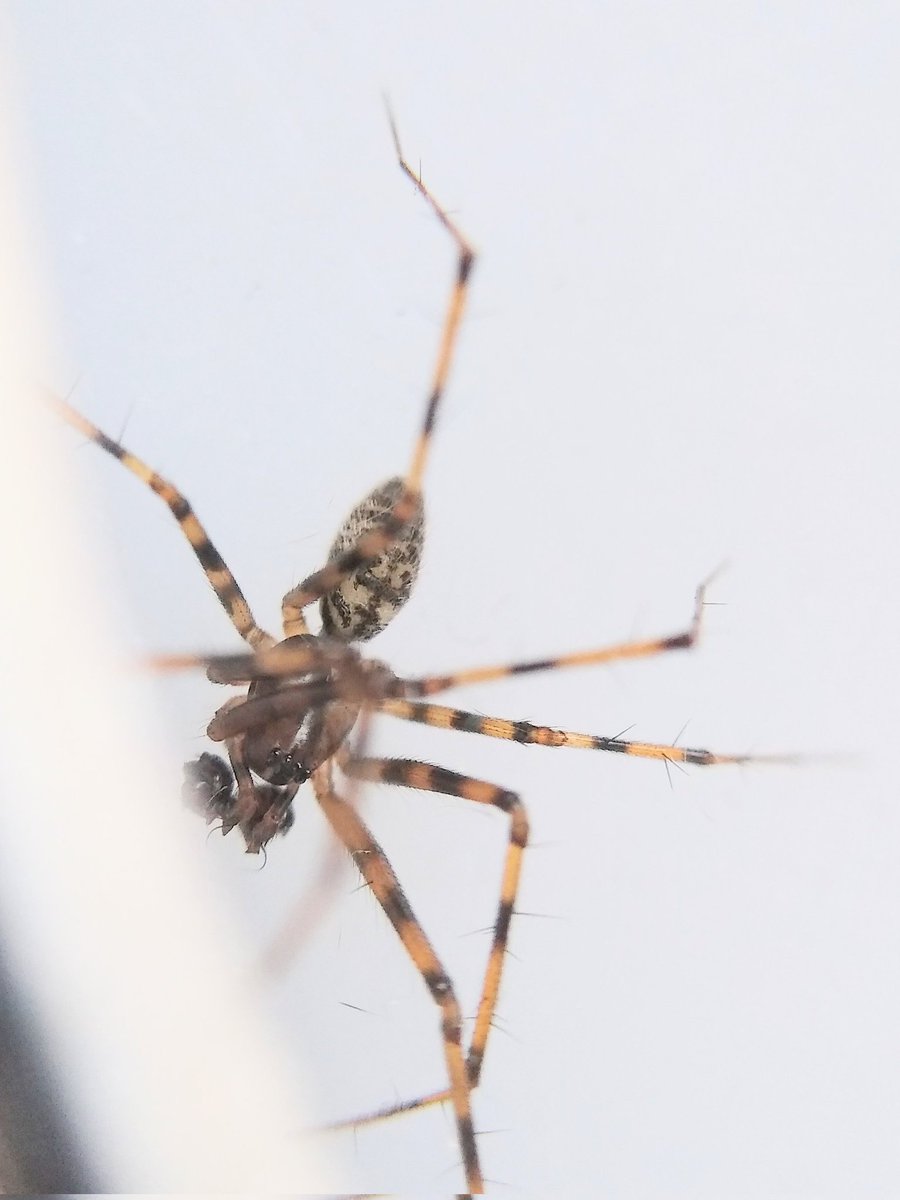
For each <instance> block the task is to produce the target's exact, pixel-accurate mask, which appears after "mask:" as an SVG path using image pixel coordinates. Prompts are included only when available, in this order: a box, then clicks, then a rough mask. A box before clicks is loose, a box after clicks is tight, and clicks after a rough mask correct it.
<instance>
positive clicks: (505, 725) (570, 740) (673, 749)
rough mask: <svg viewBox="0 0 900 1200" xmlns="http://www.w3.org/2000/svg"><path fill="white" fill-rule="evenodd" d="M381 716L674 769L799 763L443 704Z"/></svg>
mask: <svg viewBox="0 0 900 1200" xmlns="http://www.w3.org/2000/svg"><path fill="white" fill-rule="evenodd" d="M377 711H378V712H383V713H387V714H388V715H389V716H391V717H398V718H399V719H400V720H401V721H416V722H418V723H419V724H420V725H433V726H436V727H437V728H438V729H457V730H461V731H462V732H464V733H480V734H482V735H483V736H484V737H493V738H501V739H502V740H503V741H505V742H520V743H521V744H522V745H525V746H555V747H559V746H568V747H569V748H570V749H572V750H606V751H608V752H610V753H613V754H630V755H633V756H634V757H635V758H656V759H661V760H663V761H664V762H670V763H693V764H694V765H695V766H698V767H712V766H721V765H724V764H727V763H782V764H784V763H796V762H799V761H800V758H799V756H797V755H795V754H716V753H714V752H713V751H712V750H699V749H694V748H691V747H689V746H671V745H664V744H663V743H660V742H630V741H626V740H624V739H622V738H620V737H600V736H598V735H597V734H593V733H573V732H572V731H570V730H567V729H551V728H550V727H549V726H548V725H532V724H531V722H530V721H507V720H505V719H504V718H502V717H483V716H481V715H480V714H478V713H471V712H465V711H464V710H463V709H461V708H445V707H444V706H443V705H440V704H418V703H415V702H414V701H410V700H382V702H381V703H380V704H379V705H377Z"/></svg>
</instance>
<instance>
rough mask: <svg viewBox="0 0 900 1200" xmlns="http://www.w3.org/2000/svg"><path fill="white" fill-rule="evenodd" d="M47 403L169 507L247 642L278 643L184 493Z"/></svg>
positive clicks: (58, 405)
mask: <svg viewBox="0 0 900 1200" xmlns="http://www.w3.org/2000/svg"><path fill="white" fill-rule="evenodd" d="M48 399H49V400H50V403H51V404H52V405H53V407H54V408H55V409H56V411H57V412H58V413H59V415H60V416H61V417H62V418H63V420H64V421H66V422H67V423H68V424H69V425H71V426H73V428H75V429H77V430H78V432H79V433H82V434H84V436H85V437H86V438H89V439H90V440H91V441H92V442H94V443H96V445H98V446H99V447H100V448H101V450H105V451H106V453H107V454H111V455H112V457H113V458H115V459H118V461H119V462H120V463H121V464H122V466H123V467H126V468H127V469H128V470H129V471H131V473H132V475H137V477H138V479H140V480H141V481H142V482H143V483H145V484H146V485H147V487H149V488H150V490H151V491H153V492H155V493H156V494H157V496H159V498H160V499H161V500H162V501H163V503H164V504H165V505H166V506H167V507H168V509H169V512H171V514H172V516H173V517H174V518H175V520H176V521H177V522H178V524H179V526H180V528H181V532H182V533H183V534H184V536H185V537H186V538H187V540H188V542H189V543H190V546H191V549H192V550H193V551H194V554H195V555H196V556H197V561H198V562H199V563H200V566H201V567H202V568H203V571H204V574H205V575H206V578H207V579H208V580H209V582H210V584H211V585H212V589H213V591H214V592H215V593H216V595H217V596H218V598H219V603H220V604H221V605H222V607H223V608H224V609H225V611H226V613H227V614H228V619H229V620H230V621H231V623H232V625H233V626H234V627H235V629H236V630H237V631H238V633H239V634H240V635H241V637H242V638H243V639H244V641H246V642H248V643H249V644H250V645H251V646H254V647H264V646H271V645H274V642H275V639H274V638H273V637H272V636H271V634H268V633H266V632H265V630H264V629H261V628H260V627H259V625H257V623H256V621H255V620H254V617H253V613H252V612H251V611H250V605H249V604H248V603H247V601H246V599H245V597H244V593H243V592H242V591H241V589H240V588H239V587H238V584H237V580H236V579H235V577H234V576H233V575H232V573H231V571H230V570H229V569H228V567H227V565H226V563H225V560H224V559H223V558H222V556H221V554H220V553H219V552H218V550H217V549H216V548H215V546H214V545H213V544H212V542H211V541H210V539H209V535H208V534H207V532H206V530H205V529H204V528H203V526H202V525H201V524H200V522H199V521H198V519H197V516H196V514H195V512H194V510H193V509H192V508H191V506H190V504H189V503H188V501H187V499H186V498H185V497H184V496H183V495H182V494H181V492H179V491H178V489H177V488H176V487H174V486H173V485H172V484H171V483H169V482H168V481H167V480H165V479H163V477H162V476H161V475H158V474H157V473H156V471H154V470H153V469H152V468H151V467H148V466H147V464H146V463H144V462H142V461H141V459H139V458H136V457H135V455H133V454H132V453H131V451H129V450H126V449H125V447H124V446H122V445H121V444H120V443H119V442H117V441H115V440H114V439H113V438H111V437H109V436H108V435H107V434H105V433H104V432H103V431H102V430H101V429H98V428H97V426H96V425H94V424H93V422H91V421H89V420H88V419H87V417H84V416H82V415H81V413H80V412H79V411H78V410H77V409H76V408H73V407H72V405H71V404H69V403H68V401H66V400H63V399H61V398H60V397H58V396H50V397H48Z"/></svg>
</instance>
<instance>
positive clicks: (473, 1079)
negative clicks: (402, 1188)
mask: <svg viewBox="0 0 900 1200" xmlns="http://www.w3.org/2000/svg"><path fill="white" fill-rule="evenodd" d="M338 758H339V762H340V766H341V769H342V770H343V771H344V773H345V774H346V775H348V776H349V777H351V778H353V779H367V780H374V781H377V782H380V783H393V784H396V785H398V786H400V787H410V788H417V789H418V790H419V791H423V792H440V793H442V794H444V795H446V796H462V797H463V798H464V799H466V800H473V801H475V803H476V804H490V805H493V806H494V807H495V808H499V809H500V811H501V812H504V813H506V814H507V815H508V816H509V818H510V827H509V846H508V848H507V851H506V859H505V862H504V864H503V878H502V882H501V885H500V902H499V905H498V908H497V917H496V920H495V922H494V936H493V940H492V941H491V949H490V954H489V955H488V962H487V967H486V969H485V973H484V980H483V982H482V985H481V998H480V999H479V1002H478V1012H477V1014H476V1017H475V1028H474V1029H473V1031H472V1041H471V1043H470V1045H469V1051H468V1054H467V1055H466V1072H467V1075H468V1080H469V1087H470V1088H476V1087H477V1086H478V1082H479V1080H480V1078H481V1068H482V1064H483V1062H484V1055H485V1050H486V1048H487V1040H488V1037H489V1035H490V1032H491V1028H492V1022H493V1019H494V1013H495V1011H496V1008H497V999H498V996H499V993H500V983H501V980H502V976H503V967H504V964H505V960H506V947H507V944H508V941H509V927H510V923H511V921H512V915H513V911H514V909H515V902H516V894H517V892H518V888H519V876H520V874H521V869H522V856H523V853H524V851H525V847H526V845H527V844H528V816H527V814H526V812H525V807H524V805H523V804H522V801H521V800H520V798H519V797H518V795H516V793H515V792H510V791H507V790H506V789H505V788H500V787H497V786H496V785H495V784H492V783H485V782H484V781H483V780H480V779H473V778H471V777H470V776H468V775H459V774H458V773H457V772H456V771H448V770H446V769H445V768H444V767H434V766H430V765H429V764H427V763H421V762H413V761H410V760H409V759H400V758H363V759H358V758H357V759H354V758H351V757H350V756H349V754H348V753H347V752H346V751H344V752H342V753H341V754H339V756H338ZM450 1099H452V1094H451V1091H450V1089H448V1088H443V1089H441V1090H440V1091H436V1092H432V1093H431V1094H430V1095H428V1096H420V1097H419V1098H418V1099H416V1100H408V1101H404V1102H402V1103H399V1104H392V1105H388V1106H387V1107H385V1108H382V1109H378V1110H377V1111H376V1112H371V1113H367V1114H366V1115H365V1116H363V1117H356V1118H354V1119H353V1120H351V1121H339V1122H336V1123H335V1124H333V1125H330V1126H329V1127H328V1128H330V1129H342V1128H347V1127H348V1126H354V1125H361V1124H370V1123H372V1122H374V1121H379V1120H382V1119H384V1118H387V1117H392V1116H396V1115H397V1114H398V1113H402V1112H411V1111H413V1110H414V1109H418V1108H426V1107H428V1106H429V1105H431V1104H439V1103H443V1102H444V1101H447V1100H450Z"/></svg>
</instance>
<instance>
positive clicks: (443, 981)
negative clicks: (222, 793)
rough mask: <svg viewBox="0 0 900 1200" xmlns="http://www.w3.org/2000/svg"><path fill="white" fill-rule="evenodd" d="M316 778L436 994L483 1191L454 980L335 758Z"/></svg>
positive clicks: (462, 1125) (463, 1128)
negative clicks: (334, 770) (335, 773)
mask: <svg viewBox="0 0 900 1200" xmlns="http://www.w3.org/2000/svg"><path fill="white" fill-rule="evenodd" d="M312 783H313V789H314V791H315V795H316V799H317V800H318V802H319V805H320V806H321V808H322V811H323V812H324V814H325V816H326V818H327V820H328V822H329V824H330V825H331V827H332V829H333V830H334V832H335V833H336V834H337V836H338V837H339V838H340V840H341V841H342V842H343V844H344V846H346V848H347V850H348V852H349V853H350V855H351V857H352V858H353V861H354V862H355V863H356V865H357V867H358V868H359V870H360V873H361V874H362V876H363V878H364V879H365V881H366V883H367V884H368V885H369V887H370V888H371V889H372V892H373V893H374V895H375V898H376V899H377V900H378V903H379V904H380V905H381V907H382V908H383V909H384V912H385V915H386V916H387V918H388V920H389V921H390V922H391V924H392V925H393V927H394V929H395V931H396V933H397V936H398V937H399V938H400V940H401V942H402V943H403V945H404V947H405V948H406V952H407V954H408V955H409V956H410V958H411V959H412V961H413V964H414V966H415V967H416V970H417V971H418V972H419V974H420V975H421V976H422V978H423V980H424V981H425V985H426V987H427V988H428V990H429V992H430V993H431V997H432V999H433V1000H434V1002H435V1004H436V1005H437V1006H438V1008H439V1009H440V1010H441V1035H442V1037H443V1042H444V1057H445V1059H446V1062H447V1072H448V1075H449V1077H450V1099H451V1101H452V1103H453V1109H454V1114H455V1116H456V1127H457V1135H458V1138H459V1144H460V1149H461V1151H462V1156H463V1164H464V1167H465V1174H466V1187H467V1189H468V1191H469V1192H471V1193H481V1192H482V1191H483V1190H484V1180H483V1178H482V1174H481V1167H480V1164H479V1160H478V1149H477V1146H476V1144H475V1130H474V1128H473V1125H472V1109H471V1103H470V1092H471V1086H470V1084H469V1075H468V1071H467V1068H466V1060H465V1058H464V1056H463V1051H462V1014H461V1012H460V1008H459V1002H458V1001H457V999H456V995H455V993H454V991H453V985H452V983H451V982H450V979H449V977H448V975H447V973H446V971H445V970H444V968H443V965H442V963H441V961H440V959H439V958H438V957H437V955H436V954H435V952H434V949H433V948H432V945H431V943H430V942H429V940H428V938H427V936H426V934H425V931H424V930H423V929H422V926H421V925H420V924H419V922H418V920H417V919H416V916H415V913H414V912H413V910H412V908H411V907H410V904H409V901H408V900H407V898H406V896H405V894H404V892H403V889H402V888H401V886H400V883H399V881H398V879H397V876H396V875H395V874H394V870H393V868H392V867H391V864H390V863H389V862H388V859H387V856H386V855H385V853H384V851H383V850H382V849H381V847H380V846H379V845H378V843H377V842H376V841H375V839H374V838H373V837H372V834H371V833H370V832H369V829H368V827H367V826H366V824H365V822H364V821H363V820H362V818H361V817H360V816H359V815H358V814H357V813H356V812H355V810H354V809H353V807H352V805H350V804H348V803H347V801H346V800H344V799H343V798H342V797H341V796H339V795H338V793H337V792H336V791H335V789H334V786H333V783H332V779H331V770H330V764H328V763H326V764H325V765H324V766H322V767H320V768H319V769H318V770H317V771H315V772H314V773H313V776H312Z"/></svg>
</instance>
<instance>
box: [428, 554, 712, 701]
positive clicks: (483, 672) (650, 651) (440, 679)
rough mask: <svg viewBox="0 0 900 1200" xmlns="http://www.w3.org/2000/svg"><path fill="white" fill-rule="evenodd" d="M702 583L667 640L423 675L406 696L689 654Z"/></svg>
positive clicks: (700, 610) (700, 614) (701, 604)
mask: <svg viewBox="0 0 900 1200" xmlns="http://www.w3.org/2000/svg"><path fill="white" fill-rule="evenodd" d="M717 573H718V572H716V573H714V574H713V575H711V576H709V578H707V579H705V580H704V581H703V583H701V584H700V586H699V587H698V588H697V591H696V592H695V594H694V614H693V617H692V618H691V623H690V625H689V626H688V627H687V629H683V630H681V632H679V633H674V634H670V635H669V636H668V637H661V638H649V639H643V640H636V641H630V642H620V643H618V644H617V645H615V646H601V647H599V648H598V649H595V650H579V651H576V652H575V653H573V654H561V655H559V656H558V657H556V658H536V659H531V660H530V661H528V662H520V663H501V664H500V665H497V666H488V667H472V668H469V669H468V670H465V671H455V672H454V673H453V674H452V675H426V676H423V677H422V678H420V679H410V680H406V681H405V683H406V687H407V689H408V691H407V694H408V695H411V696H432V695H434V694H435V693H436V692H445V691H448V690H449V689H450V688H454V687H461V686H462V685H464V684H469V683H487V682H489V681H490V680H493V679H504V678H506V677H507V676H509V675H528V674H531V673H532V672H534V671H555V670H556V669H557V668H562V667H587V666H599V665H601V664H603V663H611V662H621V661H623V660H624V659H631V658H651V657H653V656H654V655H657V654H667V653H668V652H669V651H670V650H690V649H691V647H692V646H695V645H696V644H697V642H698V640H699V638H700V631H701V627H702V622H703V609H704V605H705V604H706V592H707V590H708V588H709V585H710V584H711V583H712V581H713V579H714V578H715V574H717Z"/></svg>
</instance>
